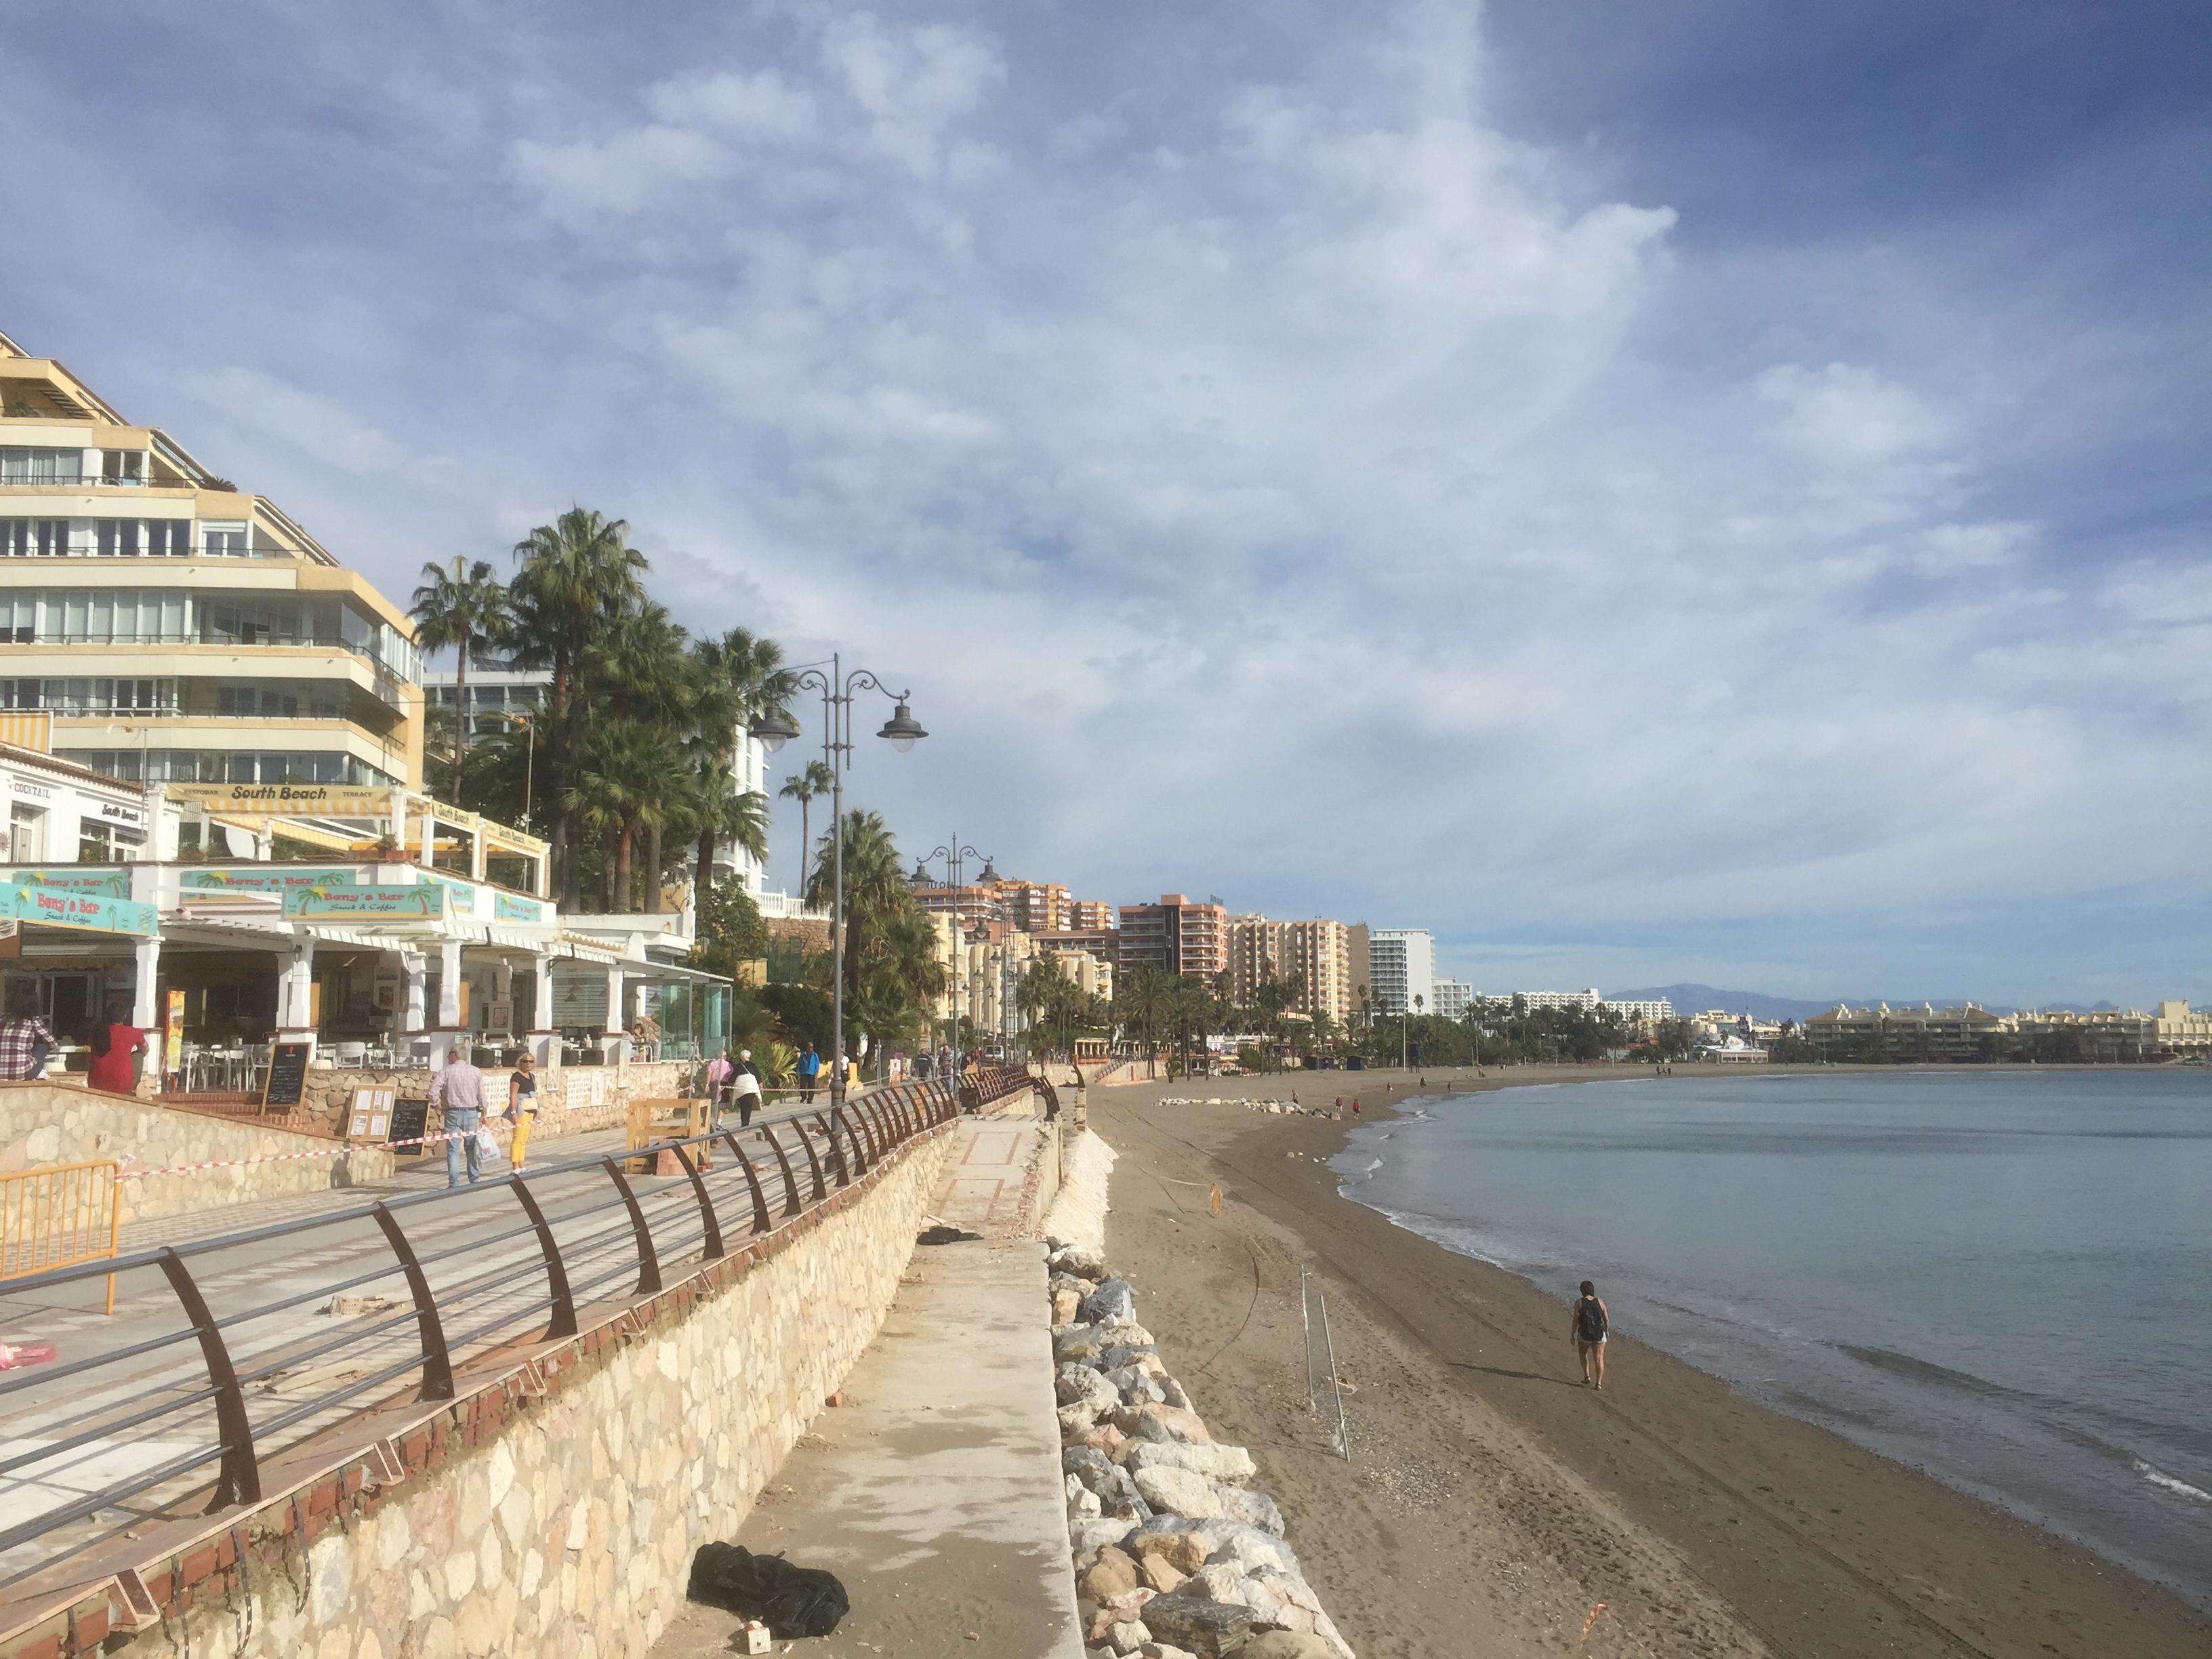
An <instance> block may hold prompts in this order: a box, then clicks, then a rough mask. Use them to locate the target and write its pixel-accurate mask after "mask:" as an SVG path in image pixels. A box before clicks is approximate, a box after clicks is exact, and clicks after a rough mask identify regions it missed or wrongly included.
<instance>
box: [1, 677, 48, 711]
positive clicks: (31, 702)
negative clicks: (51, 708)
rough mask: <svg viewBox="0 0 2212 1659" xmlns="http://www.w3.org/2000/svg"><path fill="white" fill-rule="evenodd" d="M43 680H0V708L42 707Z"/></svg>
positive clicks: (43, 699) (43, 703)
mask: <svg viewBox="0 0 2212 1659" xmlns="http://www.w3.org/2000/svg"><path fill="white" fill-rule="evenodd" d="M45 707H46V682H45V681H44V680H0V708H45Z"/></svg>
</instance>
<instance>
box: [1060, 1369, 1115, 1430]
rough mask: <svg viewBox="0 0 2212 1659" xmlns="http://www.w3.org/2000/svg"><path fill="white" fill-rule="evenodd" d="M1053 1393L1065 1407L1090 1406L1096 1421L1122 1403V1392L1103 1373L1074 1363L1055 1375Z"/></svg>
mask: <svg viewBox="0 0 2212 1659" xmlns="http://www.w3.org/2000/svg"><path fill="white" fill-rule="evenodd" d="M1052 1389H1053V1393H1054V1394H1055V1395H1058V1396H1059V1399H1060V1404H1061V1405H1063V1406H1089V1407H1091V1416H1092V1417H1093V1418H1094V1419H1095V1418H1097V1416H1099V1415H1100V1414H1101V1413H1104V1412H1109V1411H1112V1410H1113V1409H1114V1408H1115V1407H1116V1406H1119V1405H1120V1404H1121V1390H1120V1389H1117V1388H1116V1387H1115V1385H1114V1383H1112V1382H1111V1381H1110V1380H1109V1378H1108V1377H1107V1376H1105V1375H1104V1374H1103V1373H1102V1372H1099V1371H1095V1370H1091V1367H1089V1366H1088V1365H1081V1364H1075V1363H1074V1362H1073V1361H1070V1362H1069V1363H1068V1364H1064V1365H1062V1366H1061V1367H1060V1369H1059V1370H1057V1371H1055V1372H1054V1373H1053V1379H1052Z"/></svg>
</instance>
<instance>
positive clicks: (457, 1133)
mask: <svg viewBox="0 0 2212 1659" xmlns="http://www.w3.org/2000/svg"><path fill="white" fill-rule="evenodd" d="M430 1104H431V1105H433V1106H435V1107H437V1108H439V1109H441V1112H442V1113H443V1114H444V1116H443V1122H444V1124H445V1133H446V1134H447V1137H448V1139H447V1141H446V1185H447V1186H448V1187H458V1186H459V1185H460V1184H461V1158H462V1148H464V1147H466V1148H467V1149H468V1152H467V1156H468V1163H469V1185H471V1187H473V1186H475V1185H476V1184H477V1182H479V1181H481V1180H483V1152H481V1151H480V1150H479V1149H478V1148H477V1128H478V1127H479V1126H481V1125H482V1124H483V1109H484V1076H483V1073H482V1072H479V1071H478V1070H477V1068H476V1066H475V1064H474V1062H472V1061H471V1060H470V1059H469V1057H468V1056H467V1055H466V1054H464V1053H462V1052H461V1049H460V1048H459V1045H458V1044H457V1045H455V1046H454V1047H453V1048H448V1049H447V1051H446V1063H445V1065H444V1066H441V1067H440V1068H439V1071H438V1075H437V1076H435V1077H434V1078H432V1079H430Z"/></svg>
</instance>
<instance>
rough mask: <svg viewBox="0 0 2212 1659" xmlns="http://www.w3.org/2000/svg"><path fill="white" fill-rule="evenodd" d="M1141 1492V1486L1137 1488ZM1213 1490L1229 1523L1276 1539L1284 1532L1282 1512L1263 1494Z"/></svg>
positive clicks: (1227, 1488) (1234, 1488) (1225, 1488)
mask: <svg viewBox="0 0 2212 1659" xmlns="http://www.w3.org/2000/svg"><path fill="white" fill-rule="evenodd" d="M1137 1490H1138V1491H1139V1492H1143V1491H1144V1488H1143V1487H1142V1486H1139V1487H1138V1488H1137ZM1213 1490H1214V1491H1215V1492H1218V1493H1219V1494H1220V1495H1221V1512H1222V1514H1224V1515H1225V1516H1227V1517H1228V1518H1229V1519H1230V1520H1231V1521H1242V1522H1243V1523H1244V1524H1245V1525H1246V1526H1248V1527H1257V1528H1259V1529H1260V1530H1261V1532H1269V1533H1273V1534H1274V1535H1275V1536H1276V1537H1278V1538H1280V1537H1282V1536H1283V1534H1284V1533H1285V1530H1286V1529H1285V1527H1284V1525H1283V1512H1282V1510H1279V1509H1278V1508H1277V1507H1276V1506H1275V1500H1274V1499H1273V1498H1270V1497H1268V1496H1267V1493H1265V1492H1253V1491H1250V1490H1249V1489H1248V1488H1246V1487H1243V1486H1219V1485H1215V1486H1214V1487H1213Z"/></svg>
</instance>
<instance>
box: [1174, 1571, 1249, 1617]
mask: <svg viewBox="0 0 2212 1659" xmlns="http://www.w3.org/2000/svg"><path fill="white" fill-rule="evenodd" d="M1245 1577H1246V1575H1245V1572H1244V1569H1243V1568H1242V1567H1240V1566H1238V1565H1237V1564H1236V1563H1235V1562H1234V1561H1216V1562H1214V1563H1212V1565H1208V1566H1205V1567H1201V1568H1200V1569H1199V1570H1198V1571H1196V1572H1194V1573H1193V1574H1192V1575H1191V1576H1190V1579H1189V1583H1188V1588H1187V1589H1184V1591H1183V1594H1184V1595H1198V1596H1203V1597H1204V1598H1205V1599H1206V1600H1207V1601H1225V1602H1227V1603H1228V1604H1229V1605H1230V1606H1231V1607H1249V1606H1250V1605H1251V1603H1250V1602H1249V1601H1248V1600H1247V1599H1246V1597H1245V1595H1244V1583H1245Z"/></svg>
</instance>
